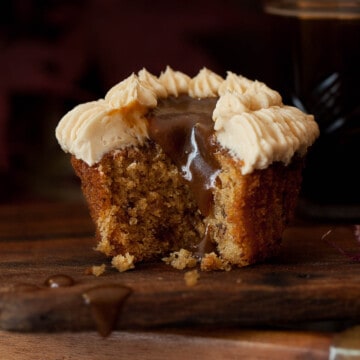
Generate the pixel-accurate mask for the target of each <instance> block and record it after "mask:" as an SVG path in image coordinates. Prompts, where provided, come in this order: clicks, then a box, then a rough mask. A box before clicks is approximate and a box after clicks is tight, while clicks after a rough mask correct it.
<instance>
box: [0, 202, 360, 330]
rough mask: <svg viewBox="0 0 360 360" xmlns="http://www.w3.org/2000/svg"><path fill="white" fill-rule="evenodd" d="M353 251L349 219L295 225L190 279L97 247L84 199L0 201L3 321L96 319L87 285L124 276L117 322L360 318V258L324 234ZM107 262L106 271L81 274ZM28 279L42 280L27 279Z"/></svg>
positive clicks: (135, 325) (36, 324)
mask: <svg viewBox="0 0 360 360" xmlns="http://www.w3.org/2000/svg"><path fill="white" fill-rule="evenodd" d="M329 229H330V230H331V229H332V235H331V236H332V238H331V240H332V241H335V242H337V243H338V245H341V246H342V248H344V249H345V250H346V251H349V252H355V251H357V250H358V244H357V243H356V241H354V237H353V228H352V227H350V226H340V225H338V226H336V227H331V226H328V225H322V226H293V227H290V228H289V229H288V230H287V231H286V233H285V235H284V241H283V247H282V251H281V253H280V255H279V256H278V257H277V258H275V259H273V260H272V261H269V262H267V263H263V264H258V265H255V266H249V267H246V268H241V269H235V270H233V271H230V272H211V273H209V272H201V273H200V279H199V281H198V284H197V285H196V286H194V287H188V286H186V283H185V281H184V272H183V271H178V270H175V269H172V268H170V267H169V266H167V265H165V264H163V263H150V264H142V265H139V266H137V267H136V269H135V270H133V271H128V272H125V273H118V272H117V271H116V270H114V269H112V268H111V267H110V265H109V260H108V259H106V258H105V257H104V256H103V255H101V254H100V253H98V252H95V251H94V250H93V247H94V245H95V244H94V236H93V232H94V229H93V226H92V224H91V221H90V218H89V216H88V214H87V210H86V208H85V207H82V206H70V205H59V206H25V207H24V206H23V207H13V208H8V207H3V208H0V254H1V262H0V328H2V329H3V330H18V331H65V330H66V331H67V330H71V331H80V330H91V329H93V330H94V329H96V325H95V323H94V320H93V317H92V315H91V309H90V308H89V306H87V305H86V304H85V303H84V299H83V294H84V292H86V291H87V290H89V289H91V288H93V287H95V286H99V285H104V284H115V285H116V284H117V285H124V286H127V287H129V288H131V289H132V293H131V294H130V296H129V297H128V298H127V300H126V301H125V304H124V305H123V307H122V311H121V315H120V316H119V318H118V321H117V323H116V328H117V329H146V328H154V327H158V326H174V325H176V326H180V325H181V326H192V325H196V326H198V325H202V326H204V325H209V326H216V327H217V326H242V327H244V326H252V327H254V326H256V327H259V326H260V327H264V326H267V327H268V326H271V327H280V326H282V327H283V326H289V327H294V326H296V325H297V324H299V322H302V323H303V322H307V321H311V322H318V321H335V322H343V321H351V322H357V321H359V319H360V282H359V281H358V279H359V278H360V264H359V263H357V262H354V261H351V260H350V259H349V258H347V257H346V256H344V255H343V254H341V253H340V252H339V251H338V250H336V249H335V248H334V247H332V246H331V245H329V243H327V242H326V241H324V240H322V236H323V235H324V234H325V233H326V232H327V231H329ZM103 263H105V264H107V271H106V272H105V274H104V275H102V276H100V277H95V276H89V275H86V274H85V271H86V269H87V268H88V267H89V266H91V265H100V264H103ZM55 274H66V275H69V276H71V277H72V278H73V279H74V280H75V285H74V286H71V287H63V288H55V289H52V288H48V287H46V286H44V285H43V284H44V282H45V280H46V279H47V278H48V277H49V276H52V275H55ZM24 283H26V284H32V285H34V286H36V287H37V289H36V290H30V289H29V288H25V287H24V286H23V285H21V284H24Z"/></svg>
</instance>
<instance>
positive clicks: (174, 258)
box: [162, 249, 197, 270]
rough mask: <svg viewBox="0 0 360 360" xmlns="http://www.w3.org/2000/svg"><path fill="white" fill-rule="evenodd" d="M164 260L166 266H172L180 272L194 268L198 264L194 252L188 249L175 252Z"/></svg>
mask: <svg viewBox="0 0 360 360" xmlns="http://www.w3.org/2000/svg"><path fill="white" fill-rule="evenodd" d="M162 260H163V261H164V262H165V263H166V264H168V265H171V266H172V267H173V268H175V269H178V270H183V269H185V268H192V267H195V266H196V264H197V260H196V259H195V258H194V257H193V254H192V252H191V251H189V250H186V249H180V250H179V251H174V252H172V253H171V254H170V255H169V257H164V258H163V259H162Z"/></svg>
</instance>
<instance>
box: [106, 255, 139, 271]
mask: <svg viewBox="0 0 360 360" xmlns="http://www.w3.org/2000/svg"><path fill="white" fill-rule="evenodd" d="M111 264H112V266H113V267H114V268H116V269H117V270H118V271H120V272H124V271H127V270H130V269H134V268H135V265H134V256H133V255H130V254H129V253H126V254H125V255H117V256H114V257H113V258H112V260H111Z"/></svg>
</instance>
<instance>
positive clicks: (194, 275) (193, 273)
mask: <svg viewBox="0 0 360 360" xmlns="http://www.w3.org/2000/svg"><path fill="white" fill-rule="evenodd" d="M199 278H200V274H199V272H198V271H197V269H195V270H190V271H187V272H186V273H185V274H184V280H185V283H186V285H187V286H195V285H196V284H197V282H198V280H199Z"/></svg>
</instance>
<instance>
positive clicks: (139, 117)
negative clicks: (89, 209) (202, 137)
mask: <svg viewBox="0 0 360 360" xmlns="http://www.w3.org/2000/svg"><path fill="white" fill-rule="evenodd" d="M180 94H187V95H189V96H191V97H194V98H204V97H219V98H218V100H217V103H216V107H215V109H214V112H213V120H214V131H215V135H216V138H217V141H218V142H219V144H220V145H221V146H222V147H224V148H226V149H228V151H229V152H230V153H231V154H232V156H234V157H236V158H238V159H239V160H241V164H242V165H241V171H242V173H243V174H248V173H251V172H252V171H253V170H254V169H264V168H266V167H267V166H269V165H270V164H271V163H273V162H275V161H281V162H283V163H284V164H288V163H289V162H290V161H291V159H292V157H293V156H294V154H296V153H297V154H299V155H300V156H302V155H304V154H305V153H306V151H307V148H308V147H309V146H311V145H312V143H313V142H314V141H315V139H316V138H317V137H318V136H319V128H318V125H317V123H316V122H315V120H314V117H313V116H312V115H308V114H305V113H303V112H302V111H300V110H299V109H297V108H295V107H292V106H286V105H284V104H283V103H282V98H281V96H280V94H279V93H278V92H277V91H275V90H272V89H270V88H269V87H268V86H267V85H265V84H264V83H262V82H260V81H257V80H255V81H252V80H250V79H248V78H246V77H244V76H241V75H236V74H234V73H232V72H228V73H227V76H226V78H225V79H223V78H222V77H221V76H220V75H218V74H216V73H214V72H212V71H210V70H208V69H206V68H203V69H201V70H200V72H199V73H198V74H197V75H196V76H195V77H193V78H190V77H189V76H188V75H186V74H184V73H182V72H180V71H175V70H173V69H172V68H171V67H169V66H168V67H167V68H166V69H165V71H164V72H162V73H161V74H160V76H159V77H156V76H155V75H153V74H151V73H149V72H148V71H147V70H146V69H142V70H140V71H139V73H138V74H137V75H136V74H131V75H130V76H129V77H128V78H126V79H125V80H123V81H121V82H120V83H118V84H116V85H115V86H113V87H112V88H111V89H110V90H109V91H108V92H107V94H106V95H105V98H104V99H100V100H98V101H93V102H89V103H85V104H81V105H78V106H76V107H75V108H74V109H73V110H71V111H69V112H68V113H67V114H66V115H65V116H64V117H63V118H62V119H61V120H60V122H59V124H58V126H57V128H56V137H57V139H58V141H59V144H60V145H61V147H62V149H63V150H64V151H65V152H69V153H71V154H73V155H75V156H76V157H77V158H79V159H82V160H83V161H85V162H86V163H87V164H88V165H90V166H91V165H94V164H96V163H97V162H99V161H100V160H101V158H102V156H103V155H104V154H106V153H107V152H109V151H111V150H116V149H122V148H124V147H127V146H137V145H141V144H143V143H144V142H145V141H146V139H147V138H148V129H147V120H146V113H147V112H148V111H149V109H151V108H154V107H156V105H157V99H159V98H164V97H167V96H175V97H178V96H179V95H180Z"/></svg>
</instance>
